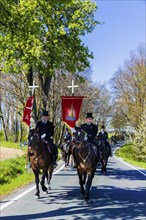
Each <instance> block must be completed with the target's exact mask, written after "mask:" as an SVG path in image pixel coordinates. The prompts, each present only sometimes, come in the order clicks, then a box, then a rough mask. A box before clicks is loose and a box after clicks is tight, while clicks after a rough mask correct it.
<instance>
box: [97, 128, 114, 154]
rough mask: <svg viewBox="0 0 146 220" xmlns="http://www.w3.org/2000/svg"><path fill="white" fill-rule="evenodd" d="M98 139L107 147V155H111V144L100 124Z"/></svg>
mask: <svg viewBox="0 0 146 220" xmlns="http://www.w3.org/2000/svg"><path fill="white" fill-rule="evenodd" d="M97 138H98V141H105V144H106V146H107V147H108V148H109V156H111V157H112V153H111V146H110V144H109V142H108V133H107V132H106V131H105V127H104V125H103V126H101V131H100V132H99V134H98V137H97Z"/></svg>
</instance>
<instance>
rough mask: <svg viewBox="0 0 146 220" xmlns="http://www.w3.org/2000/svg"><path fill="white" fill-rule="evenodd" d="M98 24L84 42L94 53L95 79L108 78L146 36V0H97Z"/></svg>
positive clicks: (93, 76) (103, 80)
mask: <svg viewBox="0 0 146 220" xmlns="http://www.w3.org/2000/svg"><path fill="white" fill-rule="evenodd" d="M96 2H97V6H98V9H97V12H96V14H95V18H96V20H98V21H101V22H105V23H104V24H103V25H97V26H96V28H95V29H94V31H93V32H92V33H91V34H87V35H86V36H85V37H84V38H83V42H84V43H85V45H86V46H88V48H89V50H90V51H92V52H93V54H94V60H92V61H91V67H92V70H93V74H92V80H93V81H94V82H97V83H98V82H101V83H103V82H107V81H108V80H109V79H111V78H112V76H113V74H114V73H115V72H116V70H117V69H118V67H119V66H122V65H123V64H124V61H125V60H126V59H128V58H129V56H130V52H131V51H133V50H137V48H138V46H139V45H140V44H141V43H144V44H145V38H146V27H145V26H146V22H145V19H146V0H96Z"/></svg>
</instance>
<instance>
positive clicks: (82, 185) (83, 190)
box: [78, 171, 85, 195]
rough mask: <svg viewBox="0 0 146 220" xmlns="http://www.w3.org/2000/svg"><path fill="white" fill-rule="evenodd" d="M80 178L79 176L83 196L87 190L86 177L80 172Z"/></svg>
mask: <svg viewBox="0 0 146 220" xmlns="http://www.w3.org/2000/svg"><path fill="white" fill-rule="evenodd" d="M78 176H79V184H80V187H81V195H84V194H85V189H84V184H85V176H83V175H82V174H81V173H80V172H79V171H78Z"/></svg>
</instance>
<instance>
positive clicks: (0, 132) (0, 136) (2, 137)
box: [0, 131, 5, 141]
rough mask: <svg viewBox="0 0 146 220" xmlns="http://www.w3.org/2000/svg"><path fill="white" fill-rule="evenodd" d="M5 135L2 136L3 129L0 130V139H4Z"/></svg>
mask: <svg viewBox="0 0 146 220" xmlns="http://www.w3.org/2000/svg"><path fill="white" fill-rule="evenodd" d="M4 139H5V137H4V132H3V131H0V141H2V140H4Z"/></svg>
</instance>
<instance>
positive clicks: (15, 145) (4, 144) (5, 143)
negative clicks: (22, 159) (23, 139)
mask: <svg viewBox="0 0 146 220" xmlns="http://www.w3.org/2000/svg"><path fill="white" fill-rule="evenodd" d="M0 146H1V147H8V148H16V149H22V147H21V146H20V143H18V142H16V143H15V142H12V141H1V144H0Z"/></svg>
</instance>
